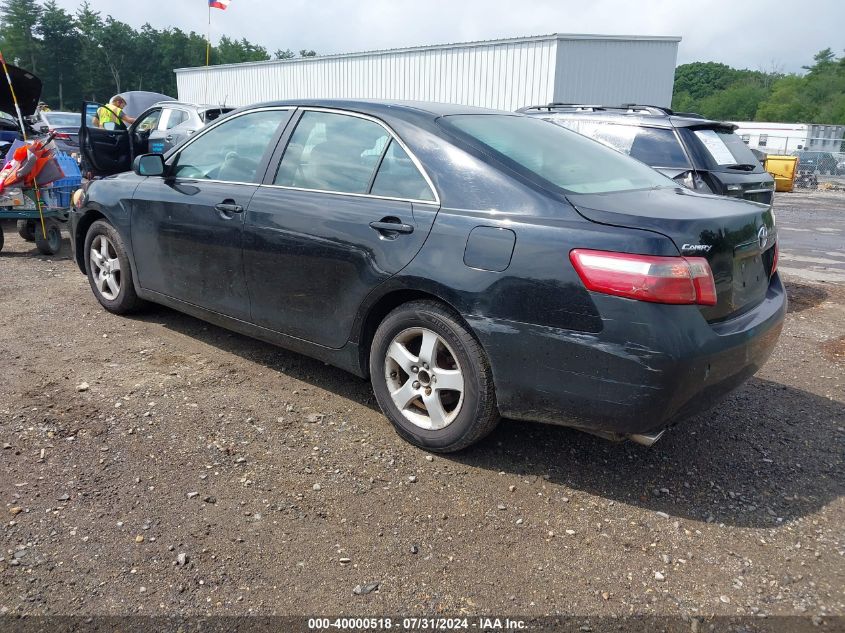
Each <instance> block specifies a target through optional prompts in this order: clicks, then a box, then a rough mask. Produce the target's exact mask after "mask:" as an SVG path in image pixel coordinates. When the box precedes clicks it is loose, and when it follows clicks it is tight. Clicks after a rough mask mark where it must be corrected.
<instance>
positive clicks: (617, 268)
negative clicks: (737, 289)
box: [569, 248, 716, 306]
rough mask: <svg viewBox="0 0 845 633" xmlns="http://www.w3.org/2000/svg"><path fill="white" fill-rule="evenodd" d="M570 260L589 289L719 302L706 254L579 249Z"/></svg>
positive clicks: (688, 301)
mask: <svg viewBox="0 0 845 633" xmlns="http://www.w3.org/2000/svg"><path fill="white" fill-rule="evenodd" d="M569 259H570V261H571V262H572V265H573V266H574V267H575V270H576V272H577V273H578V276H579V277H580V278H581V281H582V282H584V285H585V286H586V287H587V289H588V290H592V291H593V292H600V293H603V294H610V295H616V296H618V297H627V298H628V299H637V300H639V301H650V302H653V303H671V304H699V305H708V306H712V305H716V283H715V282H714V280H713V272H712V271H711V270H710V264H709V263H708V262H707V260H706V259H705V258H704V257H658V256H654V255H634V254H630V253H613V252H608V251H593V250H586V249H580V248H577V249H575V250H573V251H572V252H571V253H569Z"/></svg>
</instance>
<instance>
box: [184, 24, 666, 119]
mask: <svg viewBox="0 0 845 633" xmlns="http://www.w3.org/2000/svg"><path fill="white" fill-rule="evenodd" d="M606 44H607V46H606V48H604V46H605V42H603V41H602V40H598V41H596V40H594V39H577V40H571V41H569V40H561V39H559V38H558V37H557V36H543V37H536V38H524V39H517V40H503V41H491V42H480V43H475V44H471V45H453V46H435V47H420V48H415V49H404V50H396V51H380V52H373V53H363V54H351V55H336V56H329V57H318V58H314V59H297V60H288V61H280V62H262V63H255V64H238V65H232V66H217V67H212V68H211V69H210V70H209V71H207V72H206V70H205V69H204V68H192V69H183V70H180V71H178V72H177V83H178V88H179V99H181V100H184V101H191V102H199V103H202V102H208V103H224V102H225V103H226V104H230V105H246V104H250V103H258V102H262V101H271V100H274V99H307V98H334V99H355V98H364V99H402V100H422V101H441V102H449V103H460V104H465V105H474V106H482V107H488V108H498V109H502V110H515V109H517V108H519V107H522V106H525V105H530V104H537V103H548V102H550V101H553V100H561V98H560V96H559V95H560V94H567V95H579V96H577V97H576V96H572V97H567V100H569V99H571V100H591V99H592V98H593V96H594V95H598V94H601V92H600V88H601V86H602V85H603V84H610V86H616V87H618V88H619V90H616V91H614V90H609V91H608V92H607V94H608V101H607V102H608V103H617V102H620V101H621V100H624V99H628V100H633V99H640V95H647V96H648V98H646V99H645V100H646V101H647V102H648V103H656V104H658V105H662V104H664V103H665V105H668V103H669V101H671V96H672V78H673V75H674V67H675V56H676V51H677V42H675V41H670V42H662V41H661V42H657V43H656V44H658V46H653V45H654V44H655V42H651V41H643V42H641V41H628V40H624V41H617V42H607V43H606ZM611 44H612V45H615V46H611ZM562 51H563V53H562ZM638 63H642V64H649V65H650V66H649V67H646V68H642V69H637V68H636V64H638ZM561 64H565V65H566V66H567V67H566V68H562V67H561ZM620 64H624V66H625V68H623V69H619V68H618V67H617V66H618V65H620ZM571 65H585V67H584V68H570V67H569V66H571ZM632 73H633V74H635V75H636V76H637V77H641V79H640V80H639V81H635V80H634V79H632V78H631V74H632ZM655 75H663V77H655ZM621 79H627V80H628V81H627V83H625V84H624V85H621V84H620V83H619V81H620V80H621ZM573 81H576V82H578V84H577V85H574V84H573ZM563 88H565V89H566V91H565V92H561V90H562V89H563ZM649 90H651V92H648V91H649ZM667 90H668V92H667ZM622 94H630V95H631V96H630V98H628V97H624V99H623V97H622V96H621V95H622ZM580 95H583V97H581V96H580ZM588 97H589V99H588Z"/></svg>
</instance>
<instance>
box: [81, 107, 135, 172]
mask: <svg viewBox="0 0 845 633" xmlns="http://www.w3.org/2000/svg"><path fill="white" fill-rule="evenodd" d="M101 107H102V104H99V103H93V102H90V101H86V102H84V103H83V106H82V112H83V116H82V127H81V128H80V130H79V149H80V152H81V153H82V158H83V161H84V169H83V172H90V174H91V175H92V176H110V175H112V174H118V173H120V172H122V171H129V170H130V169H131V168H132V151H131V147H130V143H129V130H127V129H126V125H124V124H123V123H122V122H121V123H119V124H117V125H114V124H111V123H109V124H107V126H109V127H111V129H106V128H102V127H98V126H95V125H94V119H95V118H96V115H97V110H98V109H99V108H101Z"/></svg>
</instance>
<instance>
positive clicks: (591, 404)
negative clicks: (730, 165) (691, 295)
mask: <svg viewBox="0 0 845 633" xmlns="http://www.w3.org/2000/svg"><path fill="white" fill-rule="evenodd" d="M593 299H594V301H595V303H596V307H597V308H598V310H599V313H600V314H601V316H602V323H603V328H602V331H601V332H598V333H588V332H576V331H572V330H563V329H557V328H549V327H542V326H536V325H529V324H525V323H519V322H513V321H504V320H498V319H486V318H483V317H469V318H468V319H467V320H468V322H469V324H470V326H471V327H472V328H473V329H474V331H475V332H476V334H477V335H478V337H479V339H480V340H481V343H482V345H483V346H484V349H485V350H486V352H487V354H488V357H489V359H490V363H491V366H492V369H493V375H494V380H495V383H496V397H497V401H498V405H499V410H500V412H501V414H502V415H503V416H505V417H510V418H514V419H523V420H535V421H542V422H551V423H555V424H564V425H567V426H574V427H578V428H583V429H585V430H589V431H596V432H603V433H611V434H620V435H629V434H638V433H653V432H655V431H659V430H661V429H663V428H665V427H667V426H670V425H672V424H674V423H675V422H677V421H679V420H681V419H683V418H685V417H688V416H690V415H693V414H695V413H698V412H701V411H703V410H706V409H707V408H709V407H710V406H712V405H713V404H714V403H715V402H717V401H718V399H720V398H721V397H723V396H725V395H727V394H728V393H729V392H730V391H732V390H733V389H735V388H737V387H738V386H739V385H741V384H742V383H743V382H744V381H745V380H747V379H748V378H750V377H751V376H752V375H753V374H754V373H755V372H757V371H758V370H759V369H760V368H761V367H762V366H763V364H764V363H765V362H766V360H767V359H768V357H769V355H770V354H771V352H772V349H773V348H774V346H775V343H776V342H777V338H778V336H779V334H780V331H781V328H782V326H783V320H784V316H785V314H786V293H785V291H784V288H783V284H782V283H781V281H780V278H779V277H778V276H777V275H775V277H774V278H773V279H772V282H771V283H770V285H769V289H768V292H767V294H766V297H765V299H764V300H763V301H762V302H761V303H760V304H759V305H757V306H756V307H755V308H754V309H753V310H751V311H749V312H746V313H745V314H743V315H741V316H739V317H736V318H732V319H730V320H727V321H723V322H721V323H715V324H710V323H707V321H705V320H704V318H703V317H702V316H701V313H700V311H699V310H698V308H697V307H695V306H665V305H658V304H650V303H645V302H640V301H631V300H627V299H620V298H617V297H611V296H605V295H594V296H593Z"/></svg>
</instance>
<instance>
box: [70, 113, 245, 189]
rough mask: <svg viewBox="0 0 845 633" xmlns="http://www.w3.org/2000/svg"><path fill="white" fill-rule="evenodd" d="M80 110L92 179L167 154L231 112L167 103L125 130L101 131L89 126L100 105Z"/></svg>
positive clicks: (121, 127) (141, 114) (84, 147)
mask: <svg viewBox="0 0 845 633" xmlns="http://www.w3.org/2000/svg"><path fill="white" fill-rule="evenodd" d="M168 99H169V98H168ZM83 107H84V112H85V113H86V117H85V125H84V126H83V127H82V129H81V143H82V147H83V150H82V155H83V157H84V161H85V165H86V167H87V171H89V172H91V173H92V175H95V176H105V175H109V174H115V173H119V172H121V171H127V170H128V169H129V168H130V167H131V165H132V160H133V159H134V158H135V157H136V156H140V155H141V154H146V153H148V152H151V153H159V154H163V153H165V152H168V151H170V150H171V149H173V148H174V147H175V146H176V145H178V144H179V143H181V142H182V141H184V140H185V139H186V138H188V137H189V136H191V135H192V134H194V132H196V131H197V130H199V129H200V128H202V127H203V126H204V125H206V124H207V123H210V122H211V121H214V120H216V119H217V118H219V117H220V116H222V115H223V114H226V113H227V112H231V111H232V110H233V109H234V108H227V107H221V106H211V105H197V104H192V103H183V102H181V101H175V100H172V99H171V100H167V101H159V102H157V103H154V104H153V105H151V106H149V107H147V108H145V109H144V111H143V112H141V113H140V114H139V115H138V116H137V117H136V118H135V122H134V123H132V124H131V125H129V126H128V127H127V126H125V125H119V126H117V127H115V128H113V129H103V128H100V127H95V126H94V125H93V119H94V115H95V114H96V112H97V109H98V108H100V107H101V104H99V103H93V102H85V103H84V105H83ZM128 111H129V105H128V103H127V113H129V112H128Z"/></svg>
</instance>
